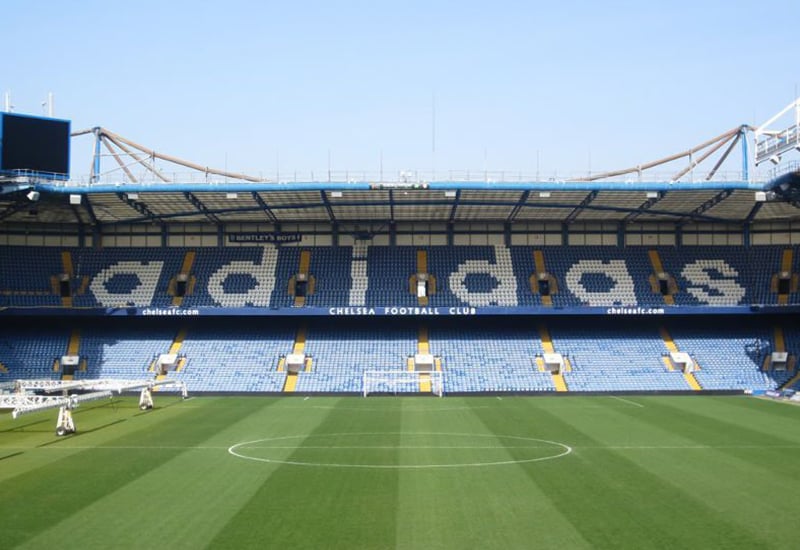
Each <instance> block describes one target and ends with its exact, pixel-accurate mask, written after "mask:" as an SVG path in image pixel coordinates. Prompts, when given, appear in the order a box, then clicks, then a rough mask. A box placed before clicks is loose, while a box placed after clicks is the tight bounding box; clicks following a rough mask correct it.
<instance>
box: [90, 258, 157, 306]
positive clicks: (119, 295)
mask: <svg viewBox="0 0 800 550" xmlns="http://www.w3.org/2000/svg"><path fill="white" fill-rule="evenodd" d="M163 267H164V262H133V261H125V262H117V263H114V264H111V265H110V266H108V267H107V268H105V269H103V270H102V271H100V272H99V273H98V274H97V275H95V276H94V278H93V279H92V282H91V283H90V284H89V290H91V292H92V294H94V297H95V299H96V300H97V301H98V303H100V305H102V306H105V307H122V306H136V307H145V306H149V305H150V304H151V303H152V302H153V296H155V293H156V287H157V286H158V279H159V278H160V277H161V270H162V268H163ZM118 275H133V276H135V277H136V279H137V280H138V281H139V282H138V283H136V284H135V285H134V287H133V288H131V289H130V290H128V291H127V292H111V291H109V290H108V286H107V283H108V282H109V281H111V279H113V278H114V277H116V276H118Z"/></svg>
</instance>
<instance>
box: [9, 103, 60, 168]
mask: <svg viewBox="0 0 800 550" xmlns="http://www.w3.org/2000/svg"><path fill="white" fill-rule="evenodd" d="M69 133H70V122H69V121H68V120H57V119H54V118H40V117H33V116H27V115H17V114H12V113H0V172H3V173H6V174H8V173H11V172H16V171H25V172H30V173H34V174H37V175H42V176H45V177H46V176H48V175H51V176H53V177H56V178H59V179H65V178H68V177H69Z"/></svg>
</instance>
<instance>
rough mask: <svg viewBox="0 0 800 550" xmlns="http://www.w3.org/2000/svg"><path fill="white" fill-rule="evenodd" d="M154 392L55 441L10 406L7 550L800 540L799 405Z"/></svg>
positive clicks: (3, 518) (4, 521)
mask: <svg viewBox="0 0 800 550" xmlns="http://www.w3.org/2000/svg"><path fill="white" fill-rule="evenodd" d="M156 406H157V408H156V409H155V410H153V411H148V412H144V413H143V412H140V411H139V410H138V409H137V407H136V402H135V401H134V400H132V399H116V400H115V401H113V402H105V403H93V404H89V405H86V406H84V407H82V408H80V409H78V410H77V411H76V414H75V421H76V424H77V427H78V433H77V434H75V435H72V436H68V437H61V438H59V437H56V436H55V434H54V427H55V417H56V412H57V411H54V410H52V411H48V412H44V413H38V414H36V415H30V416H25V417H22V418H20V419H18V420H12V419H11V417H10V415H8V414H4V415H3V416H2V417H0V547H2V548H49V547H53V548H59V549H64V548H149V549H152V548H170V549H172V548H206V547H207V548H248V547H249V548H347V549H353V548H424V549H427V550H432V549H438V548H458V549H465V548H502V549H509V548H637V549H638V548H672V549H674V548H796V547H797V539H798V537H799V536H800V534H798V532H797V522H796V516H797V511H798V510H800V480H798V476H797V475H796V470H797V465H798V459H799V458H800V407H795V406H792V405H788V404H783V403H775V402H770V401H764V400H758V399H754V398H746V397H695V396H687V397H630V398H624V399H622V398H615V397H567V398H557V397H541V398H523V397H519V398H503V399H498V398H494V397H491V398H490V397H486V398H482V397H471V398H460V397H446V398H444V399H437V398H423V397H408V398H391V397H389V398H384V397H371V398H368V399H362V398H349V397H343V398H321V397H320V398H310V399H303V398H258V397H249V398H232V397H225V398H210V397H197V398H193V399H190V400H188V401H180V400H178V399H175V398H173V397H168V396H160V395H157V396H156ZM234 445H238V446H237V447H236V448H235V452H236V453H237V454H240V455H242V456H246V457H248V458H241V457H237V456H234V455H233V454H231V453H230V452H229V448H230V447H231V446H234ZM568 451H569V453H568V454H567V452H568ZM556 455H562V456H558V457H556ZM548 457H552V458H548Z"/></svg>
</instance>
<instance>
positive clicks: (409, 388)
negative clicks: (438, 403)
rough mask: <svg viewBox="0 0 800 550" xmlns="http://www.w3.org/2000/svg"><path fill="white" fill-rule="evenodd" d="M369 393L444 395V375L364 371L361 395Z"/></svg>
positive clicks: (423, 371)
mask: <svg viewBox="0 0 800 550" xmlns="http://www.w3.org/2000/svg"><path fill="white" fill-rule="evenodd" d="M371 393H392V394H398V393H431V394H433V395H438V396H439V397H442V396H443V395H444V373H443V372H441V371H428V370H417V371H407V370H366V371H364V385H363V395H364V397H366V396H368V395H369V394H371Z"/></svg>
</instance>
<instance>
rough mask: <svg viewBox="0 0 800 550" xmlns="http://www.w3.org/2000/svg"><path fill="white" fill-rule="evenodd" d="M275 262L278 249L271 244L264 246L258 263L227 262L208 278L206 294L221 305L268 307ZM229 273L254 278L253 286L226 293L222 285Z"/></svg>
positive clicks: (273, 286)
mask: <svg viewBox="0 0 800 550" xmlns="http://www.w3.org/2000/svg"><path fill="white" fill-rule="evenodd" d="M277 263H278V250H277V249H276V248H275V247H273V246H265V247H264V249H263V252H262V253H261V262H260V263H258V264H257V263H255V262H252V261H234V262H228V263H227V264H225V265H223V266H222V267H220V268H219V269H218V270H216V271H215V272H214V273H212V274H211V277H209V278H208V294H209V295H210V296H211V298H212V299H213V300H214V301H215V302H216V303H217V304H218V305H220V306H222V307H245V306H247V305H251V306H254V307H269V301H270V297H271V296H272V291H273V290H274V289H275V265H276V264H277ZM230 275H249V276H250V277H252V278H253V279H254V280H255V286H253V288H251V289H249V290H247V291H246V292H237V293H226V292H225V288H224V286H223V285H224V284H225V281H226V280H227V279H228V277H229V276H230ZM287 284H288V281H287Z"/></svg>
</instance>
